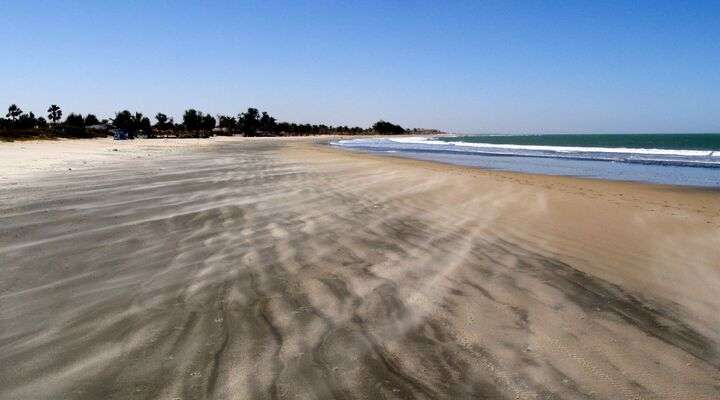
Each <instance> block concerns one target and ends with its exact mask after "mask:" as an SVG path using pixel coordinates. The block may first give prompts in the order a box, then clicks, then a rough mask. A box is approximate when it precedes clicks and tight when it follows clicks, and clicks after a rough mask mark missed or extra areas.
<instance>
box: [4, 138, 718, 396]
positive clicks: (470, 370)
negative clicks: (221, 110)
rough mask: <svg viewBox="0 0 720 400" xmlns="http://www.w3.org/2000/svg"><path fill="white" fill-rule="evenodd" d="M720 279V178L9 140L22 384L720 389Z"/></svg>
mask: <svg viewBox="0 0 720 400" xmlns="http://www.w3.org/2000/svg"><path fill="white" fill-rule="evenodd" d="M21 147H24V148H21ZM115 148H117V149H118V151H114V150H113V149H115ZM69 168H72V169H69ZM719 289H720V193H718V192H713V191H708V190H695V189H681V188H669V187H662V186H652V185H641V184H629V183H617V182H616V183H612V182H603V181H590V180H579V179H572V178H564V177H547V176H531V175H523V174H513V173H500V172H489V171H482V170H475V169H468V168H462V167H454V166H446V165H440V164H433V163H427V162H419V161H412V160H404V159H394V158H386V157H377V156H369V155H364V154H357V153H349V152H345V151H342V150H337V149H331V148H328V147H323V146H321V145H317V144H313V143H311V140H280V139H272V140H236V139H217V140H211V141H207V140H206V141H193V140H189V141H134V142H112V141H108V140H94V141H62V142H40V143H38V142H32V143H27V142H26V143H11V144H0V398H2V399H60V398H62V399H100V398H102V399H107V398H113V399H127V398H147V399H155V398H159V399H200V398H217V399H246V398H283V399H285V398H287V399H289V398H297V399H307V398H452V399H459V398H475V399H483V398H487V399H496V398H497V399H501V398H508V399H536V398H543V399H553V398H558V399H560V398H563V399H565V398H567V399H583V398H588V399H635V398H643V399H655V398H669V399H717V398H719V397H720V315H718V310H719V309H720V295H719V294H718V290H719Z"/></svg>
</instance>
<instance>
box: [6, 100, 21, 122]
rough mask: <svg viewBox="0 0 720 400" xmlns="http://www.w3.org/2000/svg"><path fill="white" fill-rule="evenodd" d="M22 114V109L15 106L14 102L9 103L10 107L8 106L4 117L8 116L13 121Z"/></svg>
mask: <svg viewBox="0 0 720 400" xmlns="http://www.w3.org/2000/svg"><path fill="white" fill-rule="evenodd" d="M21 114H22V110H21V109H20V107H18V106H16V105H15V104H11V105H10V107H8V112H7V114H5V116H6V117H8V118H10V119H12V120H13V122H15V120H16V119H17V118H18V117H19V116H20V115H21Z"/></svg>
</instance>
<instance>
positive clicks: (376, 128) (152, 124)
mask: <svg viewBox="0 0 720 400" xmlns="http://www.w3.org/2000/svg"><path fill="white" fill-rule="evenodd" d="M112 130H122V131H125V132H126V133H127V134H128V136H129V137H131V138H133V137H137V136H140V135H142V136H145V137H149V138H152V137H168V136H176V137H207V136H210V135H243V136H307V135H333V134H343V135H360V134H372V133H378V134H402V133H405V132H406V130H405V129H404V128H403V127H401V126H400V125H395V124H392V123H390V122H386V121H382V120H381V121H378V122H376V123H375V124H373V126H371V127H369V128H361V127H357V126H355V127H348V126H332V125H325V124H298V123H294V122H278V121H277V120H276V119H275V118H274V117H272V116H270V114H268V113H267V112H265V111H263V112H260V111H259V110H258V109H257V108H252V107H250V108H248V109H247V111H245V112H241V113H238V114H237V115H235V116H233V115H217V117H214V116H212V115H211V114H207V113H204V112H202V111H198V110H195V109H188V110H185V112H184V113H183V116H182V122H175V121H174V120H173V118H172V117H168V116H167V115H166V114H163V113H157V114H156V115H155V117H154V119H153V120H151V119H150V118H149V117H148V116H145V115H144V114H142V113H140V112H131V111H129V110H122V111H119V112H117V113H115V117H114V118H110V119H102V120H100V119H98V118H97V116H95V115H93V114H87V115H85V116H83V115H82V114H76V113H70V114H68V115H67V116H66V117H65V119H64V120H63V110H62V108H61V107H60V106H58V105H57V104H52V105H50V106H49V107H48V109H47V118H45V117H43V116H36V115H35V114H34V113H33V112H24V111H23V110H22V109H21V108H20V107H18V106H17V105H15V104H12V105H10V106H9V107H8V111H7V114H6V115H5V118H0V135H3V136H17V137H21V136H30V137H32V136H43V135H45V136H66V137H96V136H105V135H107V134H109V133H110V132H111V131H112Z"/></svg>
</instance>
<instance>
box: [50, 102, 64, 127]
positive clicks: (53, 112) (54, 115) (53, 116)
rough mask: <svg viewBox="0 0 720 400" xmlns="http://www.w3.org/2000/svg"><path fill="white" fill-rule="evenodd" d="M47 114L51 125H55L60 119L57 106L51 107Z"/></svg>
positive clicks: (60, 112) (59, 111) (60, 114)
mask: <svg viewBox="0 0 720 400" xmlns="http://www.w3.org/2000/svg"><path fill="white" fill-rule="evenodd" d="M47 112H48V119H49V120H50V121H52V122H53V124H57V122H58V121H60V118H62V110H61V109H60V107H58V106H57V104H53V105H51V106H50V108H48V110H47Z"/></svg>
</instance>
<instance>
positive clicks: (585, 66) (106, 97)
mask: <svg viewBox="0 0 720 400" xmlns="http://www.w3.org/2000/svg"><path fill="white" fill-rule="evenodd" d="M2 10H3V11H2V13H1V14H0V37H2V38H3V56H2V58H1V59H0V106H1V107H5V106H6V103H7V104H10V103H11V102H12V103H17V104H18V105H20V106H21V107H22V108H23V109H25V110H31V111H35V113H36V114H40V113H42V114H44V110H46V109H47V107H48V105H49V104H50V103H57V104H60V105H61V106H62V107H63V109H64V111H65V113H66V114H67V113H68V112H71V111H75V112H82V113H87V112H92V113H95V114H98V115H99V116H104V117H108V116H112V115H114V112H115V111H118V110H120V109H123V108H129V109H130V110H133V111H134V110H139V111H142V112H144V113H145V114H149V115H154V114H155V113H157V112H165V113H167V114H170V115H174V116H175V117H176V118H177V117H179V116H180V115H181V113H182V111H183V110H184V109H185V108H189V107H194V108H197V109H200V110H202V111H205V112H211V113H213V114H237V113H238V112H240V111H242V110H243V109H245V108H247V107H249V106H255V107H258V108H260V109H262V110H267V111H269V112H270V113H271V114H273V115H274V116H276V117H277V118H278V119H280V120H290V121H297V122H324V123H329V124H348V125H360V126H368V125H369V124H371V123H372V122H373V121H375V120H377V119H380V118H382V119H386V120H390V121H393V122H397V123H400V124H402V125H403V126H408V127H434V128H439V129H445V130H450V131H455V132H720V23H718V18H719V16H720V1H708V2H701V1H697V2H667V3H664V2H660V1H647V2H644V1H632V2H630V1H628V2H612V1H609V2H590V1H583V2H553V1H539V2H531V1H523V2H510V1H499V2H482V3H481V2H475V1H473V2H459V1H458V2H423V1H385V2H371V1H358V2H337V1H328V2H324V1H312V2H270V1H263V2H236V1H226V2H225V1H218V2H212V1H203V2H189V1H188V2H184V1H167V2H160V1H155V2H153V1H137V2H131V1H123V2H110V1H105V2H99V1H98V2H89V1H87V2H80V1H77V2H76V1H48V2H41V1H21V2H6V3H4V4H3V7H2Z"/></svg>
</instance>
